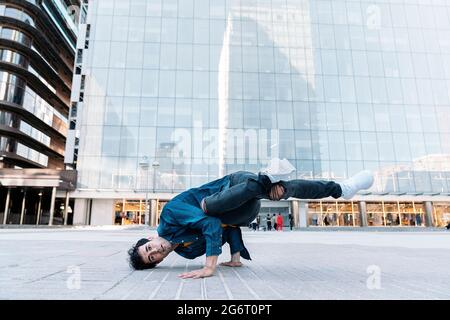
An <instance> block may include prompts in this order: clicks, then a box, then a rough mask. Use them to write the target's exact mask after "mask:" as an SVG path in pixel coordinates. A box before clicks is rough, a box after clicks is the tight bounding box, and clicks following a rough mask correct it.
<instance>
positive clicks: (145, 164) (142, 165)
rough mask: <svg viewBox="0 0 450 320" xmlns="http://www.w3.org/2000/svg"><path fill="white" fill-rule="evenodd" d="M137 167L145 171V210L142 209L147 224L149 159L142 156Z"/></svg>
mask: <svg viewBox="0 0 450 320" xmlns="http://www.w3.org/2000/svg"><path fill="white" fill-rule="evenodd" d="M139 167H140V168H141V169H142V170H144V171H145V173H146V176H147V177H146V183H145V211H144V219H145V220H144V221H145V224H147V225H148V224H149V223H148V222H149V219H148V206H147V202H148V167H149V161H148V157H143V158H142V160H141V161H140V162H139Z"/></svg>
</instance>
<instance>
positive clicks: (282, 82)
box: [255, 74, 292, 100]
mask: <svg viewBox="0 0 450 320" xmlns="http://www.w3.org/2000/svg"><path fill="white" fill-rule="evenodd" d="M275 77H276V79H275V81H276V86H277V100H292V84H291V77H290V75H288V74H276V75H275ZM255 84H256V85H257V84H258V82H257V81H256V83H255Z"/></svg>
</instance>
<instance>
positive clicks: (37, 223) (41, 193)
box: [36, 191, 44, 225]
mask: <svg viewBox="0 0 450 320" xmlns="http://www.w3.org/2000/svg"><path fill="white" fill-rule="evenodd" d="M43 193H44V191H41V192H39V204H38V211H37V218H36V225H39V220H40V219H41V206H42V195H43Z"/></svg>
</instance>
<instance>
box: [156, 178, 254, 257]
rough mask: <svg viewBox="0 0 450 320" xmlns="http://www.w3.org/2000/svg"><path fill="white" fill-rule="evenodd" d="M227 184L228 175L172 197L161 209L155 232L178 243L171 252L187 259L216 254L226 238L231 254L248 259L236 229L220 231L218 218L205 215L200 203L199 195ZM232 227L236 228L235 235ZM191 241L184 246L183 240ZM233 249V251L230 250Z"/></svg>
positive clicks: (185, 241) (222, 187)
mask: <svg viewBox="0 0 450 320" xmlns="http://www.w3.org/2000/svg"><path fill="white" fill-rule="evenodd" d="M229 186H230V179H229V176H225V177H223V178H221V179H218V180H215V181H212V182H210V183H207V184H205V185H203V186H201V187H198V188H192V189H189V190H187V191H185V192H183V193H181V194H179V195H178V196H176V197H175V198H173V199H172V200H171V201H169V203H167V204H166V205H165V206H164V208H163V210H162V212H161V217H160V222H159V226H158V235H159V236H160V237H162V238H164V239H166V240H168V241H170V242H171V243H177V244H180V246H178V247H177V249H176V250H175V252H177V253H178V254H180V255H181V256H183V257H185V258H188V259H194V258H196V257H199V256H201V255H203V254H205V253H206V256H207V257H208V256H218V255H220V254H221V253H222V245H223V244H225V243H226V242H229V241H231V242H232V243H233V244H230V247H231V248H232V249H231V250H232V253H235V252H237V251H241V255H242V257H243V258H245V259H250V255H249V254H248V251H247V249H245V247H244V245H243V242H242V235H241V234H240V229H239V228H226V232H224V229H223V227H222V222H221V221H220V219H218V218H215V217H210V216H207V215H206V214H205V213H204V212H203V210H202V209H201V206H200V203H201V201H202V199H203V198H205V197H207V196H210V195H212V194H214V193H216V192H220V191H222V190H223V189H224V188H228V187H229ZM228 229H229V230H228ZM232 229H239V234H238V233H237V231H233V230H232ZM191 242H192V244H191V245H189V246H188V247H184V244H185V243H191ZM239 242H240V243H239ZM233 249H234V250H236V251H235V252H233ZM238 249H239V250H238ZM246 256H247V257H248V258H246Z"/></svg>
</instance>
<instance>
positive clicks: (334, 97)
mask: <svg viewBox="0 0 450 320" xmlns="http://www.w3.org/2000/svg"><path fill="white" fill-rule="evenodd" d="M323 86H324V89H325V101H328V102H339V101H340V100H341V95H340V88H339V80H338V77H336V76H324V77H323Z"/></svg>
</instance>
